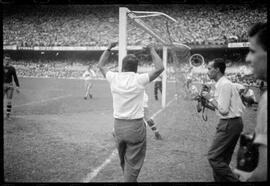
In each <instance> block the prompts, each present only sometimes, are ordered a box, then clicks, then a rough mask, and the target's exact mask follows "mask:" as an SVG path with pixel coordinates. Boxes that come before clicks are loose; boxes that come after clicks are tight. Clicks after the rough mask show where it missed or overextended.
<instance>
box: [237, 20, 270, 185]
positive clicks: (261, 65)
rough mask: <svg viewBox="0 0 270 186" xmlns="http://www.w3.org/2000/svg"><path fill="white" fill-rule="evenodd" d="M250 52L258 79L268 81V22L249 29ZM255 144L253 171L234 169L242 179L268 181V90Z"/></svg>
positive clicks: (259, 110) (258, 123)
mask: <svg viewBox="0 0 270 186" xmlns="http://www.w3.org/2000/svg"><path fill="white" fill-rule="evenodd" d="M248 36H249V42H250V45H249V53H248V55H247V57H246V61H247V62H249V63H251V67H252V68H253V74H254V75H255V76H256V78H257V79H261V80H262V81H266V82H267V43H268V33H267V23H257V24H255V25H253V26H252V27H251V28H250V29H249V31H248ZM254 133H255V139H254V141H253V143H254V144H257V145H258V152H259V158H258V164H257V167H256V168H255V170H253V171H252V172H245V171H241V170H238V169H235V170H234V173H236V174H237V175H238V176H239V179H240V181H249V182H259V181H267V175H268V174H267V172H268V163H267V90H265V91H264V93H263V95H262V96H261V98H260V101H259V105H258V113H257V125H256V127H255V131H254Z"/></svg>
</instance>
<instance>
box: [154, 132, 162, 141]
mask: <svg viewBox="0 0 270 186" xmlns="http://www.w3.org/2000/svg"><path fill="white" fill-rule="evenodd" d="M155 138H156V139H157V140H162V137H161V135H160V134H159V132H155Z"/></svg>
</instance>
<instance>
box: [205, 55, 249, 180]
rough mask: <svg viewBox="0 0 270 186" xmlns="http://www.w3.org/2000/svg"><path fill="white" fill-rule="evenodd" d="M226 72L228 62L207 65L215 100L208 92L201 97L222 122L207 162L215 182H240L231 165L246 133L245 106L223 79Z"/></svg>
mask: <svg viewBox="0 0 270 186" xmlns="http://www.w3.org/2000/svg"><path fill="white" fill-rule="evenodd" d="M225 69H226V64H225V61H224V60H223V59H221V58H217V59H214V60H213V61H210V62H209V63H208V72H207V74H208V76H209V78H210V79H213V80H214V81H215V82H216V84H215V92H214V97H212V96H211V95H210V93H208V92H202V96H204V98H205V99H207V100H208V101H209V102H210V103H211V104H212V105H213V106H214V107H215V110H216V113H217V115H218V116H219V118H220V120H219V123H218V125H217V128H216V134H215V136H214V139H213V142H212V145H211V147H210V149H209V151H208V155H207V158H208V161H209V163H210V165H211V167H212V169H213V177H214V180H215V181H216V182H237V181H239V180H238V178H237V176H236V175H235V174H234V173H233V172H232V170H231V169H230V167H229V164H230V162H231V158H232V154H233V152H234V148H235V146H236V143H237V141H238V139H239V137H240V134H241V132H242V130H243V123H242V117H241V116H242V113H243V109H244V105H243V103H242V100H241V98H240V95H239V93H238V91H237V89H236V87H235V86H234V85H233V83H232V82H231V81H230V80H228V79H227V78H226V77H225V76H224V73H225Z"/></svg>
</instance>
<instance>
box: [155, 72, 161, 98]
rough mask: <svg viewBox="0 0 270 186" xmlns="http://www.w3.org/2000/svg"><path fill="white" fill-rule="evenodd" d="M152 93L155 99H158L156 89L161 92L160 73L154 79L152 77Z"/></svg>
mask: <svg viewBox="0 0 270 186" xmlns="http://www.w3.org/2000/svg"><path fill="white" fill-rule="evenodd" d="M154 82H155V84H154V95H155V99H156V100H158V90H159V91H160V93H161V94H162V75H159V76H158V77H157V78H156V79H154Z"/></svg>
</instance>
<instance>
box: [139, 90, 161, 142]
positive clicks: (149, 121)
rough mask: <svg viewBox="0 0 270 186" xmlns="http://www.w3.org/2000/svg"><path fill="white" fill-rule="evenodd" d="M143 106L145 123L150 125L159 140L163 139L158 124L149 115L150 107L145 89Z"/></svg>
mask: <svg viewBox="0 0 270 186" xmlns="http://www.w3.org/2000/svg"><path fill="white" fill-rule="evenodd" d="M143 108H144V118H143V120H144V123H145V124H146V125H148V126H149V127H150V129H151V130H152V131H153V132H154V134H155V138H156V139H157V140H161V139H162V137H161V135H160V133H159V131H158V129H157V126H156V124H155V122H154V120H153V119H152V118H151V117H150V116H149V109H148V95H147V94H146V92H145V91H144V96H143Z"/></svg>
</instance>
